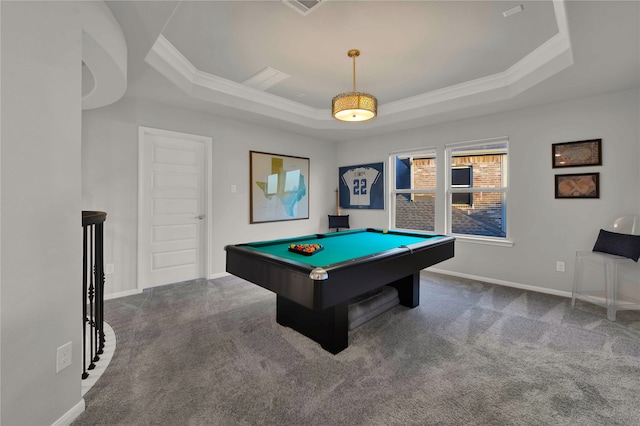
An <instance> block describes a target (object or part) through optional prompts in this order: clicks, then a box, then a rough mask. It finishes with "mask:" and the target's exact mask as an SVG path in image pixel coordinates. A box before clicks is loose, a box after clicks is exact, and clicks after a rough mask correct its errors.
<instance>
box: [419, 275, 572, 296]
mask: <svg viewBox="0 0 640 426" xmlns="http://www.w3.org/2000/svg"><path fill="white" fill-rule="evenodd" d="M425 271H428V272H436V273H438V274H443V275H451V276H453V277H460V278H467V279H470V280H475V281H483V282H486V283H490V284H497V285H502V286H505V287H513V288H519V289H521V290H528V291H535V292H537V293H545V294H552V295H554V296H561V297H568V298H570V297H571V292H570V291H562V290H554V289H552V288H547V287H538V286H534V285H528V284H520V283H514V282H511V281H504V280H498V279H495V278H487V277H481V276H478V275H471V274H463V273H460V272H453V271H447V270H445V269H438V268H429V269H425Z"/></svg>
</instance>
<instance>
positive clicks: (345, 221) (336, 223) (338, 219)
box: [329, 214, 349, 232]
mask: <svg viewBox="0 0 640 426" xmlns="http://www.w3.org/2000/svg"><path fill="white" fill-rule="evenodd" d="M333 228H335V229H336V232H337V231H339V230H340V228H343V229H345V228H349V215H348V214H346V215H340V216H337V215H331V214H330V215H329V229H333Z"/></svg>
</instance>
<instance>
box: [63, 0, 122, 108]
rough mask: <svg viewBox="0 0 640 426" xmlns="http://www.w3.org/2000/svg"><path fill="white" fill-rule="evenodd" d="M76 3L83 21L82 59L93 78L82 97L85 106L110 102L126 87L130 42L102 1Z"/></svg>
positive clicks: (115, 99) (118, 96)
mask: <svg viewBox="0 0 640 426" xmlns="http://www.w3.org/2000/svg"><path fill="white" fill-rule="evenodd" d="M75 7H76V8H77V10H78V15H79V17H80V20H81V25H82V62H83V63H84V64H85V65H86V68H87V69H88V70H89V72H91V74H92V77H93V82H94V85H93V87H92V88H91V90H89V91H88V93H86V94H84V95H83V97H82V109H85V110H86V109H93V108H99V107H102V106H106V105H110V104H112V103H114V102H116V101H118V100H119V99H120V98H121V97H122V96H123V95H124V93H125V92H126V90H127V43H126V41H125V38H124V34H123V33H122V28H120V24H118V21H116V18H115V17H114V16H113V14H112V13H111V10H109V8H108V7H107V5H106V4H104V3H103V2H78V3H76V4H75ZM83 72H84V70H83Z"/></svg>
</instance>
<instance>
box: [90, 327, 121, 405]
mask: <svg viewBox="0 0 640 426" xmlns="http://www.w3.org/2000/svg"><path fill="white" fill-rule="evenodd" d="M102 324H103V326H104V348H103V351H102V355H100V360H99V361H98V362H96V363H95V366H96V367H95V368H94V369H93V370H90V372H89V377H87V378H86V379H82V396H84V395H85V394H86V393H87V392H89V390H90V389H91V388H92V387H93V385H95V384H96V382H97V381H98V379H99V378H100V376H102V374H103V373H104V372H105V371H106V370H107V367H108V366H109V363H110V362H111V359H112V358H113V354H114V353H115V351H116V333H115V332H114V331H113V328H111V326H110V325H109V324H107V322H106V321H103V323H102ZM92 332H93V331H92V330H91V328H89V329H87V333H89V334H90V333H92ZM91 350H92V349H91V348H88V347H87V352H89V353H88V354H85V356H86V355H89V356H90V354H91Z"/></svg>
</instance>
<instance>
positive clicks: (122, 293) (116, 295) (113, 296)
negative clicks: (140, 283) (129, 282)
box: [104, 289, 142, 300]
mask: <svg viewBox="0 0 640 426" xmlns="http://www.w3.org/2000/svg"><path fill="white" fill-rule="evenodd" d="M138 293H142V292H141V291H140V290H138V289H135V290H127V291H119V292H117V293H109V294H105V295H104V300H109V299H117V298H119V297H125V296H131V295H133V294H138Z"/></svg>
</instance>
